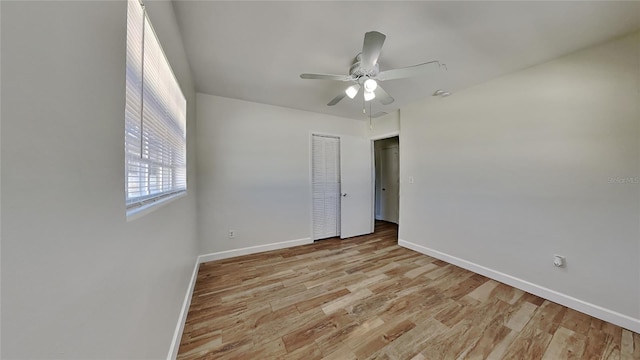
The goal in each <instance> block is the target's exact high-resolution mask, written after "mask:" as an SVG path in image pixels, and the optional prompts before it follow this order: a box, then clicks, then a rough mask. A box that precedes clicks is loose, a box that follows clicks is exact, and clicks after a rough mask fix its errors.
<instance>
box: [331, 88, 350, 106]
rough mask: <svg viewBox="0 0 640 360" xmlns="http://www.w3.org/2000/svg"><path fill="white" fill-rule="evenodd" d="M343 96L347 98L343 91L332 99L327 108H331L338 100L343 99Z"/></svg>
mask: <svg viewBox="0 0 640 360" xmlns="http://www.w3.org/2000/svg"><path fill="white" fill-rule="evenodd" d="M345 96H347V94H346V93H345V92H344V91H342V92H341V93H340V94H338V96H336V97H334V98H333V99H332V100H331V101H329V103H328V104H327V106H333V105H335V104H337V103H339V102H340V100H342V99H344V97H345Z"/></svg>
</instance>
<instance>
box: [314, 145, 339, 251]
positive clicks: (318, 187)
mask: <svg viewBox="0 0 640 360" xmlns="http://www.w3.org/2000/svg"><path fill="white" fill-rule="evenodd" d="M311 148H312V155H311V157H312V162H311V191H312V194H313V195H312V196H313V200H312V201H313V239H314V240H318V239H325V238H329V237H335V236H338V235H340V139H339V138H337V137H331V136H321V135H313V136H312V140H311Z"/></svg>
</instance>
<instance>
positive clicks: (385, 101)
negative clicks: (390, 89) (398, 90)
mask: <svg viewBox="0 0 640 360" xmlns="http://www.w3.org/2000/svg"><path fill="white" fill-rule="evenodd" d="M374 93H375V94H376V99H378V100H380V102H381V103H382V105H389V104H391V103H392V102H394V101H395V99H394V98H393V97H392V96H391V95H389V94H387V92H386V91H384V89H383V88H382V86H380V85H378V87H377V88H376V89H375V91H374Z"/></svg>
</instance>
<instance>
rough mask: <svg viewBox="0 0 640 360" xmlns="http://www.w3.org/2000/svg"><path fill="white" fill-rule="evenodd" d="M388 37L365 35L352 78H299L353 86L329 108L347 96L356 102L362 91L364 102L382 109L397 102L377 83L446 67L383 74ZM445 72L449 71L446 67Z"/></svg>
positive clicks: (427, 65)
mask: <svg viewBox="0 0 640 360" xmlns="http://www.w3.org/2000/svg"><path fill="white" fill-rule="evenodd" d="M385 39H386V35H384V34H383V33H380V32H378V31H369V32H367V33H365V34H364V44H363V45H362V52H360V53H358V55H356V57H355V59H354V60H353V64H352V65H351V67H350V68H349V75H330V74H300V77H301V78H303V79H319V80H335V81H345V82H351V83H353V84H351V85H349V86H348V87H347V88H346V89H345V90H344V91H343V92H341V93H340V94H338V95H337V96H336V97H334V98H333V99H332V100H331V101H329V103H328V104H327V105H328V106H333V105H335V104H337V103H339V102H340V100H342V99H343V98H344V97H345V96H348V97H349V98H351V99H353V98H355V97H356V95H358V93H359V92H360V89H363V97H364V101H371V100H373V99H378V100H379V101H380V102H381V103H382V104H383V105H389V104H391V103H392V102H393V101H394V100H395V99H394V98H393V97H392V96H391V95H389V94H388V93H387V92H386V91H384V89H383V88H382V87H381V86H380V85H379V84H378V81H386V80H395V79H402V78H408V77H414V76H420V75H424V74H426V73H428V72H429V71H430V70H431V69H432V68H433V67H437V68H440V67H443V66H445V65H444V64H441V63H440V62H439V61H437V60H435V61H429V62H426V63H423V64H418V65H413V66H408V67H404V68H399V69H392V70H385V71H380V69H379V67H378V57H379V56H380V51H381V50H382V44H384V40H385ZM445 68H446V67H445Z"/></svg>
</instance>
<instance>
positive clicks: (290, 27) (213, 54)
mask: <svg viewBox="0 0 640 360" xmlns="http://www.w3.org/2000/svg"><path fill="white" fill-rule="evenodd" d="M174 8H175V11H176V15H177V18H178V23H179V26H180V29H181V32H182V36H183V40H184V43H185V48H186V51H187V56H188V58H189V61H190V64H191V70H192V71H193V76H194V80H195V83H196V90H197V91H198V92H203V93H207V94H212V95H219V96H224V97H231V98H237V99H243V100H249V101H254V102H259V103H265V104H272V105H278V106H285V107H289V108H296V109H302V110H307V111H313V112H318V113H325V114H331V115H336V116H342V117H349V118H354V119H365V116H364V115H363V114H362V99H361V98H360V100H358V98H356V99H355V100H350V99H348V98H345V99H343V100H342V101H341V102H340V103H339V104H338V105H336V106H333V107H329V106H327V105H326V104H327V102H329V100H331V99H332V98H333V97H334V96H336V95H337V94H338V93H339V92H340V91H343V90H344V88H345V83H343V82H337V81H335V82H334V81H326V80H303V79H300V77H299V75H300V74H301V73H305V72H307V73H327V74H347V73H348V70H349V66H350V65H351V62H352V60H353V57H354V56H355V55H356V54H357V53H358V52H359V51H360V50H361V49H362V42H363V37H364V33H365V32H367V31H370V30H377V31H380V32H382V33H384V34H386V35H387V39H386V41H385V44H384V46H383V49H382V53H381V55H380V58H379V61H378V62H379V65H380V70H381V71H383V70H388V69H392V68H398V67H405V66H410V65H414V64H418V63H423V62H426V61H430V60H440V61H441V62H444V63H446V64H447V68H448V71H444V70H443V71H435V72H434V74H433V75H432V76H424V77H421V78H417V79H403V80H390V81H387V82H384V83H381V84H382V85H383V86H384V88H385V90H387V92H388V93H389V94H391V95H392V96H393V97H395V99H396V101H395V102H394V103H392V104H390V105H387V106H383V105H382V104H380V103H379V102H374V103H373V108H372V111H373V113H375V112H377V111H387V112H391V111H393V110H395V109H398V108H400V107H402V106H403V105H405V104H408V103H411V102H413V101H415V100H417V99H420V98H424V97H426V96H430V95H431V94H432V93H433V92H434V91H435V90H436V89H439V88H443V89H446V90H449V91H451V92H453V93H454V95H453V96H455V92H456V91H460V90H462V89H465V88H468V87H470V86H473V85H475V84H478V83H480V82H483V81H486V80H488V79H491V78H494V77H496V76H500V75H503V74H506V73H509V72H512V71H514V70H518V69H522V68H526V67H528V66H531V65H534V64H538V63H541V62H544V61H547V60H550V59H553V58H556V57H558V56H561V55H563V54H567V53H570V52H573V51H575V50H578V49H581V48H584V47H587V46H590V45H594V44H598V43H601V42H604V41H606V40H609V39H611V38H614V37H617V36H620V35H622V34H626V33H629V32H631V31H634V30H637V29H640V2H638V1H627V2H617V1H602V2H578V1H562V2H485V1H472V2H399V1H392V2H377V1H376V2H363V1H354V2H329V1H313V2H272V1H259V2H244V1H235V2H234V1H228V2H227V1H193V0H174ZM451 99H453V97H451Z"/></svg>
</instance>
